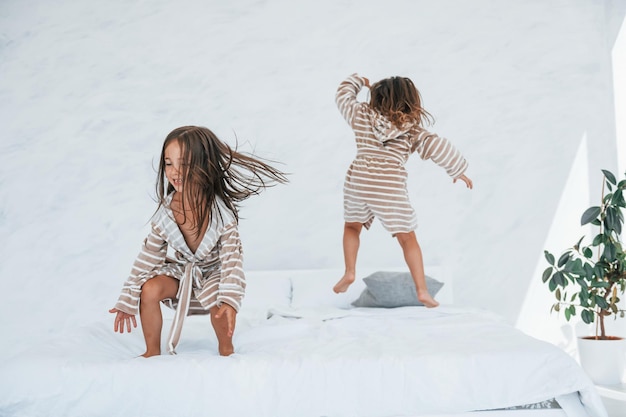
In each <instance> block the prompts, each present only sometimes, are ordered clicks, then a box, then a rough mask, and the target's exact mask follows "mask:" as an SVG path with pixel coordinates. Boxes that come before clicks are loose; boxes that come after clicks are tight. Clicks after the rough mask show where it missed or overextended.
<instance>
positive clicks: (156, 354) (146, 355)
mask: <svg viewBox="0 0 626 417" xmlns="http://www.w3.org/2000/svg"><path fill="white" fill-rule="evenodd" d="M160 354H161V352H151V351H149V350H146V353H144V354H143V355H140V356H142V357H144V358H149V357H151V356H159V355H160Z"/></svg>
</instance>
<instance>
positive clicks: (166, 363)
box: [0, 268, 606, 417]
mask: <svg viewBox="0 0 626 417" xmlns="http://www.w3.org/2000/svg"><path fill="white" fill-rule="evenodd" d="M340 272H341V271H339V270H316V271H280V272H258V271H257V272H248V274H247V277H248V291H247V296H246V299H245V302H244V307H243V308H242V311H241V312H240V314H239V315H238V322H237V328H236V333H235V338H234V342H235V348H236V354H234V355H232V356H230V357H227V358H224V357H219V356H218V355H217V353H216V350H217V349H216V340H215V336H214V334H213V331H212V328H211V325H210V322H209V319H208V317H206V316H203V317H198V316H195V317H189V318H188V319H187V320H186V322H185V327H184V329H183V335H182V338H181V342H180V344H179V346H178V348H177V352H178V355H176V356H169V355H164V356H160V357H155V358H151V359H143V358H136V356H137V355H138V354H140V353H141V352H143V350H142V349H143V347H144V345H143V339H142V336H141V331H140V330H139V329H138V330H137V331H135V332H133V333H131V334H130V335H128V334H124V335H119V334H114V333H113V331H112V320H107V321H102V322H96V323H93V324H92V325H90V326H87V327H83V328H80V329H77V330H75V331H73V332H72V333H71V334H68V335H63V337H59V338H56V339H52V340H50V341H49V343H47V344H45V345H40V346H36V347H32V348H31V349H29V350H26V351H23V352H20V353H19V354H17V355H16V356H13V357H10V358H3V362H2V364H1V365H0V375H1V382H0V416H20V417H35V416H55V417H57V416H58V417H60V416H65V417H71V416H80V417H87V416H106V417H116V416H124V417H133V416H218V415H219V416H229V417H238V416H245V417H264V416H268V417H283V416H284V417H308V416H311V417H322V416H329V417H330V416H337V417H344V416H346V417H347V416H355V417H384V416H418V415H431V416H435V415H437V416H452V415H455V416H457V415H461V414H465V415H468V416H476V417H484V416H489V417H494V416H497V417H500V416H505V417H509V416H511V415H514V416H515V417H525V416H532V417H539V416H541V417H550V416H553V417H557V416H560V417H563V416H568V417H578V416H580V417H584V416H590V417H606V411H605V409H604V407H603V405H602V402H601V400H600V397H599V396H598V394H597V392H596V390H595V388H594V386H593V384H592V382H591V381H590V380H589V378H588V377H587V376H586V375H585V374H584V372H583V371H582V370H581V368H580V367H579V366H578V365H577V363H576V362H575V361H574V360H573V359H572V358H570V357H569V356H568V355H567V354H565V353H564V352H562V351H561V350H560V349H558V348H557V347H555V346H553V345H550V344H548V343H545V342H541V341H538V340H536V339H533V338H530V337H528V336H526V335H524V334H523V333H521V332H519V331H518V330H516V329H514V328H513V327H512V326H510V325H508V324H507V323H505V322H504V321H503V320H501V319H500V318H499V317H497V316H495V315H493V314H491V313H488V312H487V311H481V310H475V309H467V308H461V307H456V306H454V304H453V303H451V301H452V298H451V294H452V285H451V284H452V283H451V281H450V280H449V279H448V277H446V276H445V270H444V269H442V268H427V273H428V274H429V275H431V276H433V277H435V278H438V279H440V280H442V281H444V282H446V285H444V287H443V289H442V290H441V292H440V293H439V294H438V296H437V298H438V299H439V300H440V301H441V302H442V305H441V306H440V307H439V308H437V309H426V308H424V307H399V308H394V309H384V308H353V307H352V306H351V305H350V302H351V301H353V300H354V299H356V298H357V296H358V295H359V293H360V292H361V290H362V289H363V288H364V286H365V284H364V283H363V282H362V281H361V280H358V281H357V282H356V283H355V284H354V285H353V286H352V287H351V288H350V290H349V291H348V292H347V293H346V294H341V295H336V294H334V293H332V291H331V288H332V285H333V284H334V282H335V281H336V280H337V278H338V277H339V276H340ZM369 272H373V271H365V270H364V271H361V274H360V275H361V276H364V275H366V274H367V273H369ZM107 307H108V306H102V308H103V309H106V308H107ZM165 311H166V312H167V314H166V323H165V326H164V328H165V329H167V328H168V324H169V323H168V320H169V319H170V318H171V314H170V313H169V311H168V310H165ZM554 404H558V406H557V407H554ZM515 406H524V408H522V409H519V407H515ZM511 407H514V408H513V409H511Z"/></svg>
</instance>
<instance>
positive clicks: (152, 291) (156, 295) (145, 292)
mask: <svg viewBox="0 0 626 417" xmlns="http://www.w3.org/2000/svg"><path fill="white" fill-rule="evenodd" d="M165 291H166V288H165V285H164V283H163V282H162V281H161V280H159V279H156V278H152V279H149V280H148V281H146V282H145V283H144V284H143V286H142V287H141V301H148V302H151V301H152V302H155V301H156V302H158V301H161V300H163V299H165V298H167V297H166V296H165Z"/></svg>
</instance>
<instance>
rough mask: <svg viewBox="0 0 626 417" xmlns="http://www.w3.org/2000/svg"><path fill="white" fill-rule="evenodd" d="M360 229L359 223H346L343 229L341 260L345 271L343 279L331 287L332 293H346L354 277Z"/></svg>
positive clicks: (361, 226) (361, 225)
mask: <svg viewBox="0 0 626 417" xmlns="http://www.w3.org/2000/svg"><path fill="white" fill-rule="evenodd" d="M362 228H363V224H361V223H346V224H345V226H344V227H343V259H344V262H345V264H346V270H345V272H344V274H343V277H342V278H341V279H340V280H339V282H338V283H337V284H335V286H334V287H333V291H335V292H336V293H337V294H339V293H341V292H346V291H347V290H348V287H349V286H350V285H351V284H352V283H353V282H354V279H355V277H356V256H357V254H358V252H359V245H360V243H361V241H360V239H359V236H360V235H361V229H362Z"/></svg>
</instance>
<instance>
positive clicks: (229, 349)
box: [217, 343, 235, 356]
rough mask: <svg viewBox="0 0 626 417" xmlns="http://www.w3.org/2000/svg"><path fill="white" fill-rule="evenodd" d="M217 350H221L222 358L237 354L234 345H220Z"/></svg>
mask: <svg viewBox="0 0 626 417" xmlns="http://www.w3.org/2000/svg"><path fill="white" fill-rule="evenodd" d="M217 350H219V352H220V356H230V355H232V354H233V353H235V348H234V347H233V344H232V343H220V345H219V346H218V348H217Z"/></svg>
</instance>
